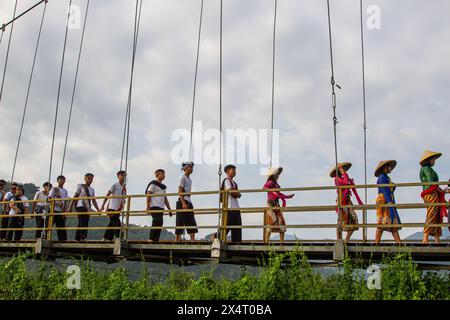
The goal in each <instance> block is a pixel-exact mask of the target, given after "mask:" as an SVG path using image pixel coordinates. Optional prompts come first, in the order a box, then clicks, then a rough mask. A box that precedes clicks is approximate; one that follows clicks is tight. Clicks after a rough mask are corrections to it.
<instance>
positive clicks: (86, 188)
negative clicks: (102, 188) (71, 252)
mask: <svg viewBox="0 0 450 320" xmlns="http://www.w3.org/2000/svg"><path fill="white" fill-rule="evenodd" d="M92 181H94V175H93V174H92V173H86V174H85V175H84V183H83V184H79V185H78V186H77V191H75V195H74V196H73V197H74V198H85V197H95V190H94V188H92V187H91V184H92ZM73 201H74V200H72V201H71V202H70V205H69V208H70V209H71V208H72V206H73ZM75 201H76V206H75V209H76V210H77V212H78V213H80V214H79V215H78V230H77V232H76V234H75V240H76V241H84V240H86V238H87V234H88V230H87V229H84V228H88V227H89V217H90V214H86V213H85V212H93V211H92V207H91V204H93V205H94V207H95V209H96V210H97V212H100V208H99V207H98V204H97V200H95V199H82V200H75Z"/></svg>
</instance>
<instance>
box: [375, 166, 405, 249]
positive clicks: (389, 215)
mask: <svg viewBox="0 0 450 320" xmlns="http://www.w3.org/2000/svg"><path fill="white" fill-rule="evenodd" d="M396 166H397V161H395V160H386V161H380V163H379V164H378V166H377V167H376V169H375V177H377V178H378V181H377V184H392V181H391V178H390V177H389V173H391V172H392V170H394V168H395V167H396ZM394 191H395V187H380V188H378V197H377V200H376V204H377V224H378V225H379V227H378V228H377V231H376V234H375V244H380V241H381V236H382V235H383V231H388V232H391V233H392V236H393V237H394V240H395V242H396V243H397V244H400V243H401V241H400V235H399V234H398V231H399V230H400V229H401V228H400V227H385V226H384V225H389V224H401V221H400V216H399V215H398V212H397V208H395V207H380V206H379V205H386V204H395V197H394Z"/></svg>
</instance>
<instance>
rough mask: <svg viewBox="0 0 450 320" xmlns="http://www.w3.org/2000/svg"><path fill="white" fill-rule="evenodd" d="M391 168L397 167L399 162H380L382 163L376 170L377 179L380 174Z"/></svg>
mask: <svg viewBox="0 0 450 320" xmlns="http://www.w3.org/2000/svg"><path fill="white" fill-rule="evenodd" d="M386 166H389V167H391V168H392V169H394V168H395V167H396V166H397V161H396V160H384V161H380V163H378V165H377V167H376V169H375V177H379V176H380V174H381V173H382V172H383V169H384V168H385V167H386Z"/></svg>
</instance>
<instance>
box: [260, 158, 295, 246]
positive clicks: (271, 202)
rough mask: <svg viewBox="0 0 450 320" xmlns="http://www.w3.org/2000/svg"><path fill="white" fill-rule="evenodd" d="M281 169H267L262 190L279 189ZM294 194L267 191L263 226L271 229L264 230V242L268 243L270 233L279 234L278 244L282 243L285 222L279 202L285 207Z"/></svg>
mask: <svg viewBox="0 0 450 320" xmlns="http://www.w3.org/2000/svg"><path fill="white" fill-rule="evenodd" d="M281 172H283V168H281V167H279V168H269V171H268V174H267V181H266V183H265V184H264V187H263V189H281V187H280V185H279V184H278V178H279V177H280V174H281ZM293 197H294V194H291V195H285V194H283V193H281V192H280V191H268V192H267V209H266V210H265V212H264V217H265V218H264V224H268V225H270V226H271V227H270V228H267V229H266V230H265V235H264V236H265V242H266V243H269V241H270V235H271V233H272V232H279V233H280V242H281V243H284V234H285V232H286V222H285V220H284V215H283V212H282V211H281V210H280V209H279V208H280V200H281V202H282V206H283V207H286V199H292V198H293ZM266 222H267V223H266Z"/></svg>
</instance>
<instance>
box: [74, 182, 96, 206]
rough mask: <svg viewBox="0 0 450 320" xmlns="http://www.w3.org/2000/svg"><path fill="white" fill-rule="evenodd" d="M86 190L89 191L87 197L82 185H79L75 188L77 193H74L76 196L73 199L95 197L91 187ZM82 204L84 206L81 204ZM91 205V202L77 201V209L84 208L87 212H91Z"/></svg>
mask: <svg viewBox="0 0 450 320" xmlns="http://www.w3.org/2000/svg"><path fill="white" fill-rule="evenodd" d="M87 189H88V190H89V195H88V194H86V190H85V188H84V187H83V185H81V184H79V185H78V187H77V191H76V192H75V194H76V195H78V196H76V197H75V198H83V197H95V190H94V188H92V187H87ZM83 202H84V204H83ZM91 203H92V200H88V199H86V200H78V201H77V208H79V207H85V208H86V209H88V210H89V211H92V208H91V206H90V204H91Z"/></svg>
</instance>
